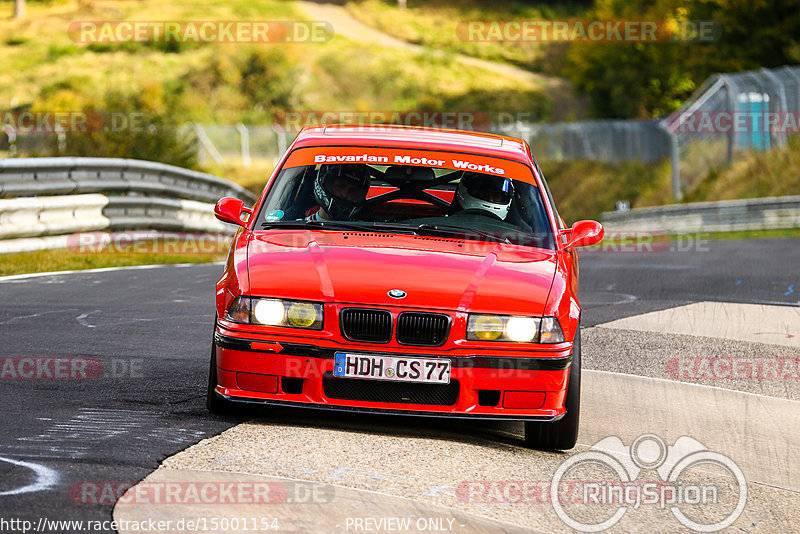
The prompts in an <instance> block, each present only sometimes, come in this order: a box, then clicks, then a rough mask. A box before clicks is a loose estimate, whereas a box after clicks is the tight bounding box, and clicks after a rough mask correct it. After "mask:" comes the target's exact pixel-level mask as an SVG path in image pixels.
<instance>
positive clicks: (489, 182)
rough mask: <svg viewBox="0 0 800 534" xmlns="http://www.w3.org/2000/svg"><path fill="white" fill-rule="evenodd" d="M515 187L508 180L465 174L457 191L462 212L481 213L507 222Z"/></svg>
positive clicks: (473, 173) (474, 173)
mask: <svg viewBox="0 0 800 534" xmlns="http://www.w3.org/2000/svg"><path fill="white" fill-rule="evenodd" d="M513 198H514V185H513V183H512V182H511V180H509V179H508V178H504V177H502V176H491V175H488V174H480V173H477V172H465V173H464V175H463V176H462V177H461V181H459V183H458V188H457V189H456V199H457V200H458V204H459V205H460V207H461V209H462V210H465V211H467V210H470V211H480V212H482V213H485V214H491V215H493V216H495V217H497V218H498V219H500V220H505V218H506V216H508V210H509V208H510V207H511V201H512V200H513Z"/></svg>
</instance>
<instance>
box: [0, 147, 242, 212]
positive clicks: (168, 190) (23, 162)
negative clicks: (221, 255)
mask: <svg viewBox="0 0 800 534" xmlns="http://www.w3.org/2000/svg"><path fill="white" fill-rule="evenodd" d="M79 193H138V194H143V195H152V196H158V197H167V198H183V199H188V200H197V201H200V202H216V201H217V200H219V199H220V198H222V197H224V196H235V197H238V198H241V199H242V200H244V201H245V202H248V203H251V204H252V203H254V202H255V200H256V197H255V196H254V195H253V194H252V193H250V192H249V191H248V190H247V189H244V188H243V187H241V186H239V185H237V184H234V183H231V182H229V181H227V180H224V179H222V178H219V177H218V176H213V175H211V174H205V173H202V172H197V171H190V170H188V169H182V168H180V167H175V166H174V165H165V164H163V163H155V162H152V161H142V160H135V159H112V158H9V159H4V160H0V197H18V196H30V195H74V194H79Z"/></svg>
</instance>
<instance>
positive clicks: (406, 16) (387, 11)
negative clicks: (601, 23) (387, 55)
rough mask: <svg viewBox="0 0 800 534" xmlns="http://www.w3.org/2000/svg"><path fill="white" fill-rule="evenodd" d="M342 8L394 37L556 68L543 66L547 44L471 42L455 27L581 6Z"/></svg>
mask: <svg viewBox="0 0 800 534" xmlns="http://www.w3.org/2000/svg"><path fill="white" fill-rule="evenodd" d="M346 7H347V10H348V11H349V13H350V14H351V15H352V16H353V17H355V18H356V19H358V20H360V21H361V22H363V23H364V24H367V25H369V26H372V27H374V28H376V29H378V30H380V31H382V32H384V33H387V34H389V35H391V36H393V37H396V38H398V39H401V40H404V41H407V42H410V43H414V44H418V45H422V46H427V47H430V48H435V49H439V50H448V51H450V52H456V53H460V54H465V55H468V56H472V57H477V58H481V59H487V60H491V61H501V62H505V63H510V64H513V65H517V66H519V67H522V68H525V69H529V70H534V71H541V72H554V71H555V70H558V69H557V68H551V66H550V65H548V62H550V61H552V60H553V59H554V57H555V55H554V54H551V52H552V49H551V47H549V46H548V45H544V44H542V43H539V42H531V41H527V42H525V41H517V42H512V41H509V42H476V41H471V40H469V39H468V38H467V36H466V35H465V34H463V33H462V32H461V31H460V28H461V29H463V28H464V27H465V26H464V21H508V20H554V19H564V18H575V17H579V16H581V15H583V14H585V11H586V8H583V7H577V6H575V5H572V4H570V3H569V2H553V3H551V4H545V3H542V4H540V5H531V4H530V3H525V2H519V1H513V0H512V1H510V2H497V3H491V2H481V1H480V0H459V1H458V2H452V1H447V0H408V8H407V9H404V10H401V9H398V7H397V2H396V1H393V0H350V1H348V3H347V4H346Z"/></svg>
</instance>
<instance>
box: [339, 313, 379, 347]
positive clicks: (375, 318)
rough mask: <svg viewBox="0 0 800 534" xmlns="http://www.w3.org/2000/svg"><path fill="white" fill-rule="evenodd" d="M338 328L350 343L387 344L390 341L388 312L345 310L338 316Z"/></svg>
mask: <svg viewBox="0 0 800 534" xmlns="http://www.w3.org/2000/svg"><path fill="white" fill-rule="evenodd" d="M339 327H340V328H341V330H342V335H343V336H344V337H345V338H346V339H349V340H350V341H363V342H365V343H388V342H389V341H391V339H392V314H391V312H389V311H388V310H370V309H366V308H345V309H343V310H342V311H341V313H340V314H339Z"/></svg>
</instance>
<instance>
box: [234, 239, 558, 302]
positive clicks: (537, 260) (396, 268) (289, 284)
mask: <svg viewBox="0 0 800 534" xmlns="http://www.w3.org/2000/svg"><path fill="white" fill-rule="evenodd" d="M555 269H556V253H555V251H550V250H542V249H537V248H531V247H524V246H516V245H508V244H499V243H491V242H479V241H469V240H466V241H461V240H456V239H441V238H436V237H424V236H411V235H397V234H383V233H375V234H373V233H357V232H344V233H342V232H324V231H307V230H302V231H285V232H274V231H273V232H268V233H257V234H255V236H254V237H253V239H252V240H251V241H250V243H249V245H248V271H249V277H250V288H251V294H252V295H254V296H264V297H275V298H290V299H299V300H312V301H325V302H334V301H335V302H340V303H349V304H366V305H375V306H403V307H411V308H431V309H441V310H461V311H467V310H469V311H477V312H495V313H506V314H526V315H541V314H542V313H543V311H544V305H545V301H546V300H547V296H548V293H549V291H550V286H551V284H552V281H553V277H554V275H555ZM392 289H399V290H402V291H404V292H405V293H406V296H405V297H404V298H401V299H394V298H391V297H389V295H388V292H389V291H390V290H392Z"/></svg>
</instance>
